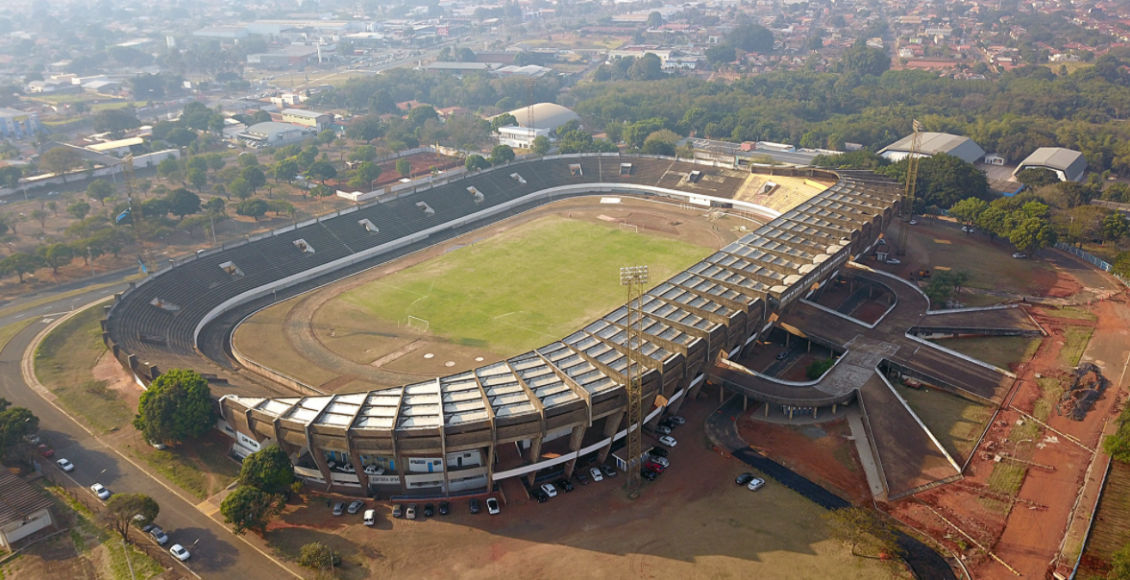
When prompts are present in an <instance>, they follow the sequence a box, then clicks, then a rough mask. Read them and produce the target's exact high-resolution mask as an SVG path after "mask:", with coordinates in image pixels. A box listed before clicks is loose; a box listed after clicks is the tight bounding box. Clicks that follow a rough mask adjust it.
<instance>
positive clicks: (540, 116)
mask: <svg viewBox="0 0 1130 580" xmlns="http://www.w3.org/2000/svg"><path fill="white" fill-rule="evenodd" d="M530 109H533V112H534V126H533V127H530V126H529V125H528V119H529V111H530ZM510 114H511V115H514V118H515V119H517V120H518V126H519V127H525V128H527V129H530V128H533V129H549V130H551V131H552V130H553V129H556V128H558V127H560V126H562V125H564V124H565V123H568V122H569V121H573V120H577V121H580V120H581V117H580V115H577V114H576V113H574V112H573V111H571V110H570V109H568V108H565V107H562V106H561V105H558V104H554V103H538V104H536V105H530V106H529V107H522V108H521V109H514V110H513V111H510Z"/></svg>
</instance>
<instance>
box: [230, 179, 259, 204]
mask: <svg viewBox="0 0 1130 580" xmlns="http://www.w3.org/2000/svg"><path fill="white" fill-rule="evenodd" d="M228 191H230V192H231V193H232V195H234V196H236V198H238V199H241V200H246V199H247V198H249V197H251V195H252V194H254V192H255V190H254V189H253V188H252V187H251V184H250V183H248V182H247V180H246V179H244V178H242V177H237V178H235V179H234V180H233V181H232V182H231V183H229V184H228Z"/></svg>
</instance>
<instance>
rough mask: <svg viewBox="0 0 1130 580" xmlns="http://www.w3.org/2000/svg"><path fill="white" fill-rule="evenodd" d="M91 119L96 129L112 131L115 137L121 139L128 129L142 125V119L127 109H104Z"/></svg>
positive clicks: (111, 133) (112, 135)
mask: <svg viewBox="0 0 1130 580" xmlns="http://www.w3.org/2000/svg"><path fill="white" fill-rule="evenodd" d="M91 120H92V121H93V123H94V130H95V131H98V132H100V133H101V132H107V133H110V136H111V137H113V138H115V139H121V138H122V136H124V135H125V132H126V131H129V130H130V129H136V128H138V127H140V126H141V121H140V120H138V118H137V117H135V116H134V115H133V113H131V112H129V111H127V110H125V109H102V110H101V111H98V112H97V113H95V114H94V117H92V118H91Z"/></svg>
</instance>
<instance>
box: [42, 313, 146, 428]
mask: <svg viewBox="0 0 1130 580" xmlns="http://www.w3.org/2000/svg"><path fill="white" fill-rule="evenodd" d="M101 317H102V309H101V308H88V309H86V310H84V311H82V312H80V313H79V314H77V315H76V316H75V317H74V318H71V319H70V320H68V321H66V322H64V323H63V324H60V325H59V326H58V327H56V328H55V330H53V331H52V332H51V334H48V335H47V337H46V338H44V339H43V342H42V343H40V345H39V349H38V350H36V352H35V375H36V377H38V378H39V382H41V383H43V386H45V387H47V389H48V390H50V391H51V392H52V393H55V395H56V396H57V397H59V400H60V401H61V402H62V403H63V406H65V407H66V408H67V410H68V411H70V412H71V413H75V414H77V415H79V416H81V417H82V418H83V419H84V420H85V421H86V424H87V425H89V426H90V427H91V428H92V429H94V430H95V431H101V432H103V433H106V432H109V431H113V430H115V429H118V428H121V427H123V426H125V425H128V424H129V422H130V420H131V419H133V411H132V410H131V409H130V408H129V407H128V406H127V405H126V403H125V401H124V400H123V399H122V398H121V397H120V396H119V395H118V393H116V392H114V391H113V390H110V389H107V388H106V384H105V383H104V382H103V381H95V380H94V379H93V378H92V377H91V374H90V369H92V368H94V365H95V363H97V362H98V357H100V356H102V354H103V353H105V352H106V346H105V345H103V344H102V328H101V326H100V325H99V322H98V321H99V320H100V319H101Z"/></svg>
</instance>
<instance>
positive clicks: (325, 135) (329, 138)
mask: <svg viewBox="0 0 1130 580" xmlns="http://www.w3.org/2000/svg"><path fill="white" fill-rule="evenodd" d="M334 141H337V132H336V131H334V130H333V129H325V130H323V131H321V132H320V133H318V143H320V144H322V145H329V144H331V143H333V142H334Z"/></svg>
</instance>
